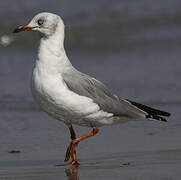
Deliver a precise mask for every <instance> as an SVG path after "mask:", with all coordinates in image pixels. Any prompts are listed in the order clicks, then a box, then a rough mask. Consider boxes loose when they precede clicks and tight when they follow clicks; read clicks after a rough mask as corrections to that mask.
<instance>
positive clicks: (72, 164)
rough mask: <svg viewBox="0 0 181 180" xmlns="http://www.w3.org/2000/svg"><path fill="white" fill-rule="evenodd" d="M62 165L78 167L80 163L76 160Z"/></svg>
mask: <svg viewBox="0 0 181 180" xmlns="http://www.w3.org/2000/svg"><path fill="white" fill-rule="evenodd" d="M64 165H71V166H79V165H80V163H79V162H78V160H76V161H72V162H70V163H65V164H64Z"/></svg>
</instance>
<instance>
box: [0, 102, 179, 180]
mask: <svg viewBox="0 0 181 180" xmlns="http://www.w3.org/2000/svg"><path fill="white" fill-rule="evenodd" d="M162 108H164V106H163V105H162ZM170 109H171V108H170ZM172 109H173V111H174V110H176V109H177V108H176V107H174V108H172ZM179 109H180V108H179V107H178V109H177V110H178V111H179ZM174 113H176V111H175V112H174ZM174 118H177V117H176V116H175V117H174V116H173V121H174ZM2 120H4V123H3V121H2ZM5 121H6V123H5ZM172 123H173V122H168V123H162V122H157V121H156V122H155V121H154V122H153V121H152V122H137V123H133V122H131V123H126V124H119V125H117V126H107V127H106V126H105V127H102V128H101V129H100V133H99V134H98V135H97V136H95V137H93V138H90V139H88V140H86V141H84V142H81V143H80V144H79V146H78V156H79V157H80V162H81V165H80V167H79V168H78V169H72V168H71V167H69V166H63V164H64V162H63V159H64V155H65V149H66V146H67V145H68V143H69V141H70V139H69V132H68V129H67V127H65V125H64V124H63V123H60V122H58V121H55V120H52V119H51V118H49V117H48V116H47V115H46V114H44V113H43V112H40V111H31V112H28V111H25V112H23V111H21V112H19V111H12V110H11V111H5V110H4V111H1V125H2V126H1V131H0V136H1V139H0V144H1V145H2V146H1V149H0V156H1V161H0V179H2V180H4V179H6V180H7V179H8V180H9V179H13V180H16V179H32V180H35V179H37V180H40V179H47V180H49V179H55V180H56V179H62V180H63V179H74V180H75V179H76V178H77V177H79V179H84V180H85V179H88V180H89V179H91V180H92V179H97V180H98V179H99V180H100V179H126V180H127V179H128V180H130V179H131V180H132V179H133V180H140V179H146V180H147V179H148V180H152V179H158V180H172V179H179V177H180V176H181V171H180V167H181V143H180V137H181V126H180V125H176V126H172V128H170V126H171V125H172ZM75 129H76V132H77V134H78V135H83V134H85V133H87V132H88V131H90V129H89V128H85V127H76V128H75ZM13 151H14V153H13ZM16 151H17V152H16ZM18 151H19V152H18ZM57 165H58V166H57Z"/></svg>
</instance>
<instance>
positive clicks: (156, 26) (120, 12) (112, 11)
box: [0, 0, 181, 180]
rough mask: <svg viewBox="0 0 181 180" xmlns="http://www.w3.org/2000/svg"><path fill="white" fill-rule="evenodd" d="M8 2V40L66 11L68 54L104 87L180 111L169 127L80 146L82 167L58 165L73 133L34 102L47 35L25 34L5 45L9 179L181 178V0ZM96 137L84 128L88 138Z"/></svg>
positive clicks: (1, 53)
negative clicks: (41, 43)
mask: <svg viewBox="0 0 181 180" xmlns="http://www.w3.org/2000/svg"><path fill="white" fill-rule="evenodd" d="M9 4H11V6H10V5H9ZM0 5H1V6H0V9H1V11H0V19H1V32H0V36H2V35H4V34H8V33H10V32H11V31H12V30H13V29H14V28H15V27H16V26H17V25H19V24H27V22H28V21H29V20H30V19H31V18H32V16H33V15H34V14H36V13H37V12H39V11H45V10H46V11H51V12H55V13H58V14H61V15H62V17H63V18H64V20H65V22H66V29H65V30H66V40H65V46H66V49H67V54H68V56H69V58H70V60H71V62H72V63H73V65H74V66H75V67H77V69H79V70H80V71H82V72H84V73H87V74H89V75H91V76H93V77H96V78H97V79H99V80H101V81H103V82H104V83H105V84H106V85H107V86H108V87H109V88H110V89H111V90H112V91H113V92H114V93H115V94H117V95H119V96H121V97H124V98H128V99H130V100H135V101H138V102H140V103H146V104H147V105H150V106H153V107H155V108H160V109H163V110H166V111H169V112H171V114H172V116H171V117H170V118H169V121H168V122H167V123H162V122H157V121H152V122H136V123H135V122H130V123H127V124H119V125H116V126H107V127H103V128H101V130H100V133H99V134H98V135H96V137H93V138H91V139H89V140H87V141H85V142H82V143H80V145H79V147H78V156H79V157H80V159H81V166H80V167H79V169H72V168H69V167H65V166H55V165H63V163H64V162H63V159H64V155H65V149H66V147H67V145H68V143H69V141H70V138H69V132H68V129H67V127H65V125H64V124H63V123H61V122H58V121H55V120H52V119H51V118H50V117H48V116H47V115H46V114H45V113H43V112H41V111H40V109H39V107H38V105H37V104H36V103H35V102H34V101H33V99H32V96H31V92H30V79H31V71H32V68H33V63H34V60H35V58H36V51H37V50H36V49H37V46H38V39H39V36H38V35H37V34H35V33H32V32H29V33H22V34H17V35H15V36H14V38H15V41H13V42H12V44H10V45H9V46H7V47H2V46H0V84H1V85H0V124H1V125H0V137H1V138H0V144H1V148H0V157H1V161H0V179H3V180H4V179H13V180H14V179H32V180H35V179H38V180H40V179H47V180H49V179H53V180H54V179H56V180H57V179H74V180H75V179H76V178H78V177H79V179H99V180H100V179H124V180H125V179H126V180H141V179H144V180H145V179H146V180H147V179H148V180H152V179H159V180H162V179H163V180H172V179H179V178H180V176H181V173H180V166H181V159H180V156H181V144H180V138H181V121H180V108H181V96H180V92H181V83H180V82H181V71H180V69H181V63H180V57H181V51H180V44H181V39H180V36H181V31H180V28H181V24H180V17H181V14H180V5H181V4H180V1H179V0H173V1H163V0H159V1H155V2H153V1H152V2H151V1H145V0H144V1H143V0H141V1H139V2H136V1H135V2H134V1H119V0H116V1H114V2H110V1H105V0H100V1H99V2H97V1H94V0H93V1H91V2H88V1H84V2H82V1H81V2H79V1H76V2H75V1H71V0H66V1H63V0H62V1H57V0H52V1H51V2H50V1H44V0H40V1H19V0H16V1H12V0H6V1H2V2H1V3H0ZM4 17H6V21H5V20H4ZM88 131H90V129H88V128H85V127H76V132H77V134H78V136H79V135H83V134H85V133H87V132H88ZM13 151H14V152H16V151H19V153H10V152H13Z"/></svg>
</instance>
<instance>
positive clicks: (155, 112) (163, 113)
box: [127, 99, 171, 117]
mask: <svg viewBox="0 0 181 180" xmlns="http://www.w3.org/2000/svg"><path fill="white" fill-rule="evenodd" d="M127 101H129V102H130V103H131V104H132V105H134V106H136V107H138V108H139V109H141V110H143V111H145V112H147V113H148V114H151V115H158V116H166V117H169V116H171V113H169V112H166V111H162V110H158V109H155V108H152V107H149V106H146V105H143V104H140V103H137V102H134V101H130V100H128V99H127Z"/></svg>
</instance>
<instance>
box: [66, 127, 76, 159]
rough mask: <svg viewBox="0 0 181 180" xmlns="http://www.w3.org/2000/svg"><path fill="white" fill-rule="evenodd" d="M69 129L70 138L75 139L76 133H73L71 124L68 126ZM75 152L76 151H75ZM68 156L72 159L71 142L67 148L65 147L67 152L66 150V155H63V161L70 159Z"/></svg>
mask: <svg viewBox="0 0 181 180" xmlns="http://www.w3.org/2000/svg"><path fill="white" fill-rule="evenodd" d="M69 131H70V135H71V136H70V137H71V139H72V140H74V139H76V134H75V131H74V129H73V127H72V125H70V126H69ZM75 153H76V152H75ZM70 156H71V157H72V159H73V148H72V142H71V143H70V144H69V146H68V148H67V152H66V155H65V159H64V161H68V160H69V159H70Z"/></svg>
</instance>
